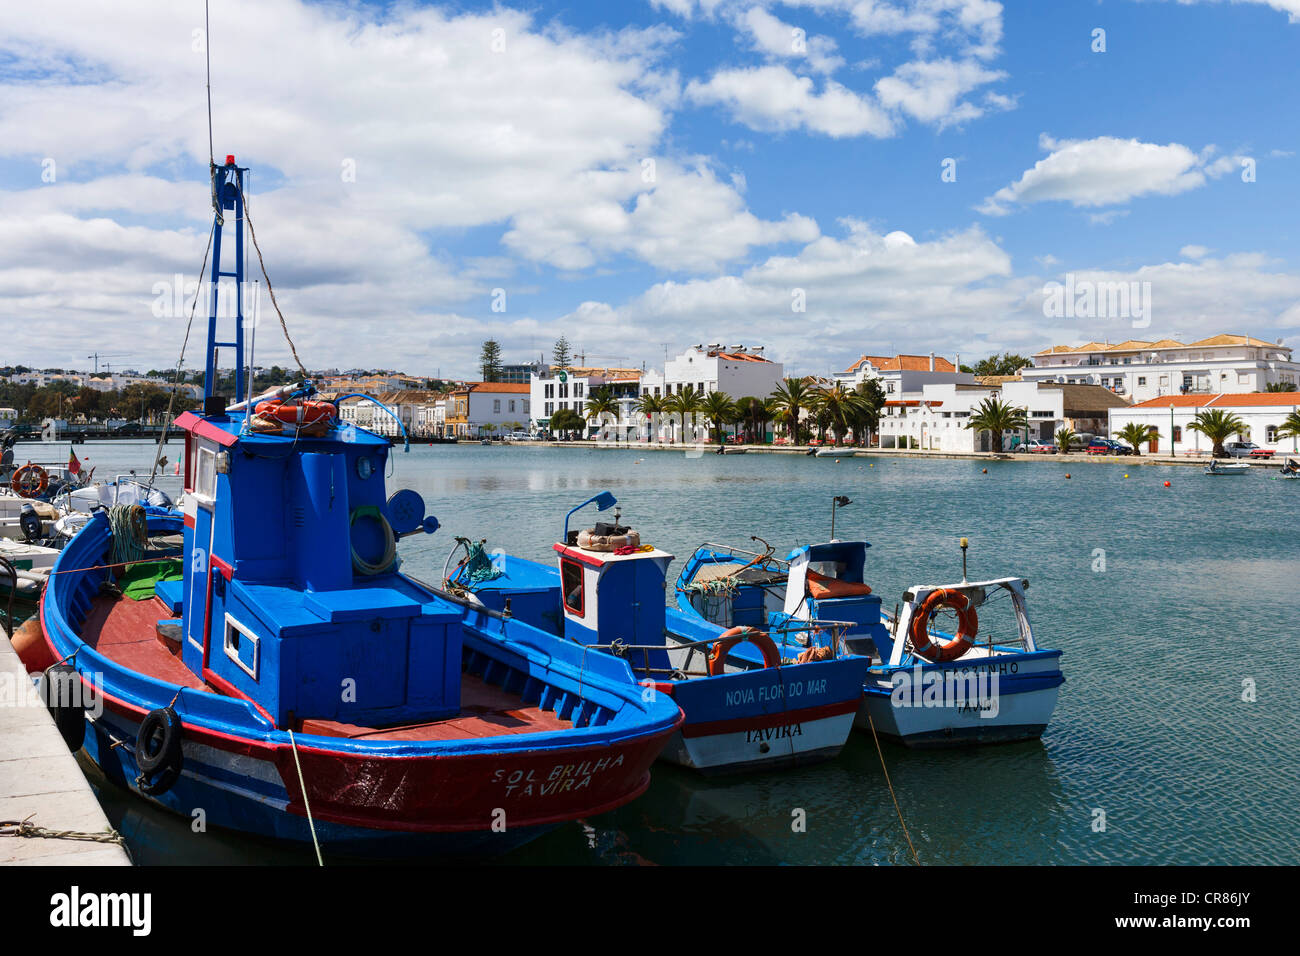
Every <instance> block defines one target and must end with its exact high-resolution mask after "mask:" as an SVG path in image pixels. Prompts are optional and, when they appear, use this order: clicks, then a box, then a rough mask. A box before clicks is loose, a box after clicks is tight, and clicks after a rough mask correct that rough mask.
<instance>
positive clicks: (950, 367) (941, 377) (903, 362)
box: [832, 352, 976, 399]
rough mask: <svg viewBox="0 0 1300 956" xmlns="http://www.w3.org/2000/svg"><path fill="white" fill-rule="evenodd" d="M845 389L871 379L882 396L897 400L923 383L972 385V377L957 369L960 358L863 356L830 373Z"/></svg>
mask: <svg viewBox="0 0 1300 956" xmlns="http://www.w3.org/2000/svg"><path fill="white" fill-rule="evenodd" d="M832 378H833V380H834V381H836V382H839V383H840V384H841V385H843V386H844V387H845V388H847V389H854V388H857V387H858V386H859V385H861V384H863V383H864V382H867V381H869V380H871V379H876V380H878V381H879V382H880V386H881V388H882V389H883V390H884V392H885V397H886V398H891V397H892V398H896V399H901V398H902V397H903V396H904V395H907V394H912V395H915V394H917V393H919V392H920V391H921V390H922V389H923V388H924V387H925V386H926V385H974V384H976V381H975V376H974V375H972V374H971V373H970V372H963V371H961V357H960V356H958V357H957V359H956V361H953V362H950V361H948V360H947V359H946V358H944V357H943V356H941V355H936V354H935V353H934V352H931V353H930V354H929V355H928V356H927V355H863V356H861V357H860V358H859V359H858V360H857V361H856V362H854V363H853V364H852V365H850V366H849V367H848V368H846V369H845V370H844V371H842V372H837V373H836V374H835V375H833V376H832Z"/></svg>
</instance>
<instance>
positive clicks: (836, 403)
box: [812, 382, 864, 444]
mask: <svg viewBox="0 0 1300 956" xmlns="http://www.w3.org/2000/svg"><path fill="white" fill-rule="evenodd" d="M863 403H864V399H863V397H862V396H861V395H859V394H858V393H857V392H850V391H849V390H848V389H847V388H845V387H844V386H843V385H841V384H840V383H839V382H835V383H833V384H831V385H826V386H823V387H821V388H819V389H817V391H815V392H814V393H813V397H812V405H813V410H814V411H815V412H816V414H817V421H818V424H819V425H820V424H821V423H822V421H823V420H824V421H825V423H826V427H828V428H830V430H831V433H832V434H833V435H834V436H835V441H836V442H837V443H840V444H842V443H843V441H844V436H845V435H847V434H848V433H849V432H850V431H851V430H852V429H853V423H854V422H855V421H856V420H857V418H858V415H859V414H860V412H861V409H862V405H863Z"/></svg>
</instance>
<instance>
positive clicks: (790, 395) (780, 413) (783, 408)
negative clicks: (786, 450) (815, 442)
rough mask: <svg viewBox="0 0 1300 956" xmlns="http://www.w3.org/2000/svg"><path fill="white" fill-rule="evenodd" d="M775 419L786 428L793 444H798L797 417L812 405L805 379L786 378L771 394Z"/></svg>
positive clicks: (810, 391) (810, 392)
mask: <svg viewBox="0 0 1300 956" xmlns="http://www.w3.org/2000/svg"><path fill="white" fill-rule="evenodd" d="M772 402H773V406H774V408H775V409H776V412H777V418H778V420H780V421H781V422H782V424H784V425H785V426H786V429H787V431H788V432H789V433H790V435H791V438H792V440H793V442H794V444H796V445H798V444H799V438H800V429H799V416H800V415H801V414H802V413H803V412H804V411H805V410H807V409H809V408H810V406H811V405H812V388H811V387H810V386H809V384H808V380H807V379H805V378H787V379H786V380H785V381H784V382H782V383H781V384H780V385H778V386H777V387H776V389H775V390H774V391H773V392H772Z"/></svg>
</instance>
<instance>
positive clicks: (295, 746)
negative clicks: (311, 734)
mask: <svg viewBox="0 0 1300 956" xmlns="http://www.w3.org/2000/svg"><path fill="white" fill-rule="evenodd" d="M288 734H289V746H290V748H291V749H292V750H293V765H294V766H295V767H296V768H298V789H299V790H301V791H302V806H303V809H304V810H306V811H307V826H308V827H309V828H310V829H311V844H312V846H314V847H315V848H316V865H317V866H324V865H325V861H324V860H323V859H321V855H320V841H319V840H317V839H316V821H314V820H313V819H312V817H311V804H310V803H309V802H308V801H307V783H306V781H304V780H303V779H302V764H300V763H299V762H298V742H297V741H296V740H294V739H293V731H292V730H289V731H288Z"/></svg>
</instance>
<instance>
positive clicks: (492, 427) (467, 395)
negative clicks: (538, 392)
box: [443, 382, 532, 438]
mask: <svg viewBox="0 0 1300 956" xmlns="http://www.w3.org/2000/svg"><path fill="white" fill-rule="evenodd" d="M529 390H530V386H529V385H528V384H527V383H524V382H468V383H466V384H465V385H462V386H461V387H460V388H457V389H455V390H453V391H452V393H451V395H450V396H449V398H448V403H447V407H446V412H445V421H444V425H443V429H444V434H445V435H446V436H448V437H455V438H483V437H488V436H492V435H502V434H508V433H509V432H512V431H515V430H517V429H518V430H522V429H524V428H526V427H527V425H528V422H529V420H530V419H531V417H532V416H531V413H530V412H529V408H530V395H529Z"/></svg>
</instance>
